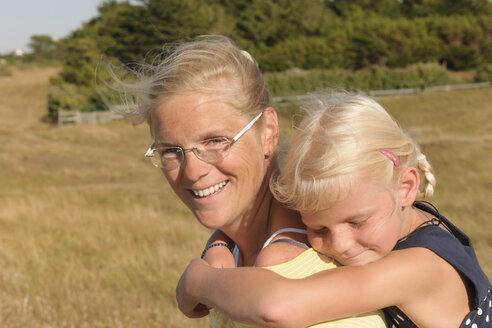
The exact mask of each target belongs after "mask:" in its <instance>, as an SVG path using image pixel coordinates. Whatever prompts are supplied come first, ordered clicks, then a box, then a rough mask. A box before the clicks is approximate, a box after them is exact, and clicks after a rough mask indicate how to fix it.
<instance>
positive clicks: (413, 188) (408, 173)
mask: <svg viewBox="0 0 492 328" xmlns="http://www.w3.org/2000/svg"><path fill="white" fill-rule="evenodd" d="M418 191H419V172H418V171H417V169H416V168H415V167H407V168H406V169H404V170H403V172H402V173H401V175H400V182H399V185H398V197H399V200H400V205H401V207H407V206H412V204H413V202H414V201H415V199H416V198H417V194H418Z"/></svg>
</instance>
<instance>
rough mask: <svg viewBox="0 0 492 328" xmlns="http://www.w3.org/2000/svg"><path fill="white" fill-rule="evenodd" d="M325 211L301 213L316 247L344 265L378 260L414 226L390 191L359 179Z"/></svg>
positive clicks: (357, 264) (310, 238)
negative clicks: (404, 215) (405, 218)
mask: <svg viewBox="0 0 492 328" xmlns="http://www.w3.org/2000/svg"><path fill="white" fill-rule="evenodd" d="M327 205H328V206H329V207H327V208H326V209H324V210H321V211H316V212H315V211H311V212H309V211H306V212H301V214H302V220H303V221H304V223H305V224H306V226H307V232H308V239H309V242H310V243H311V245H312V246H313V248H314V249H316V250H317V251H318V252H320V253H323V254H325V255H328V256H330V257H332V258H334V259H335V260H337V261H338V262H339V263H341V264H343V265H352V266H359V265H364V264H367V263H370V262H374V261H376V260H378V259H380V258H382V257H383V256H385V255H386V254H388V253H389V252H391V250H392V249H393V247H394V246H395V244H396V243H397V241H398V239H400V238H401V237H403V236H404V235H406V234H407V233H408V232H409V231H410V229H411V222H407V221H406V220H404V219H403V218H402V217H401V212H400V210H399V208H396V206H397V205H396V204H395V200H394V198H393V197H392V194H391V193H390V191H388V190H384V189H383V188H381V187H380V188H377V187H376V186H375V185H374V184H373V183H371V182H367V181H365V180H363V179H357V180H356V183H355V184H354V187H353V188H352V189H351V192H350V193H349V195H348V196H347V197H346V198H344V199H342V200H340V201H336V202H334V203H331V204H327Z"/></svg>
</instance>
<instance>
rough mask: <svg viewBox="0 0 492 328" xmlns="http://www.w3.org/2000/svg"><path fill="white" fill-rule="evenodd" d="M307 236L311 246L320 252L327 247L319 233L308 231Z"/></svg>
mask: <svg viewBox="0 0 492 328" xmlns="http://www.w3.org/2000/svg"><path fill="white" fill-rule="evenodd" d="M307 238H308V241H309V243H310V244H311V246H312V247H313V248H314V249H315V250H316V251H318V252H320V253H323V249H326V248H327V247H328V245H325V243H324V238H323V237H322V236H320V235H319V234H315V233H309V232H308V234H307Z"/></svg>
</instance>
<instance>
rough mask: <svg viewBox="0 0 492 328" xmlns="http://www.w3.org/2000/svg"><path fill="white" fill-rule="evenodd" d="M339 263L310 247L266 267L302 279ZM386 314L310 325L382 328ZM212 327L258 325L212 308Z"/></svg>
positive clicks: (287, 276) (291, 277) (285, 275)
mask: <svg viewBox="0 0 492 328" xmlns="http://www.w3.org/2000/svg"><path fill="white" fill-rule="evenodd" d="M336 267H337V264H336V263H335V262H334V261H333V260H332V259H331V258H329V257H327V256H325V255H323V254H320V253H318V252H316V251H315V250H313V249H312V248H309V249H308V250H306V251H304V252H303V253H301V254H300V255H299V256H297V257H296V258H294V259H292V260H290V261H288V262H285V263H282V264H279V265H275V266H270V267H265V269H268V270H271V271H273V272H276V273H278V274H280V275H282V276H284V277H286V278H290V279H300V278H304V277H307V276H310V275H312V274H315V273H317V272H320V271H323V270H328V269H333V268H336ZM383 318H384V315H383V313H382V312H381V311H374V312H368V313H363V314H359V315H354V316H351V317H347V318H343V319H339V320H334V321H327V322H322V323H318V324H315V325H312V326H309V327H316V328H321V327H330V328H348V327H351V328H355V327H358V328H380V327H386V324H385V321H384V319H383ZM210 327H211V328H252V327H258V326H255V325H248V324H243V323H239V322H235V321H233V320H231V319H229V318H227V317H226V316H224V315H222V314H221V313H220V312H218V311H216V310H214V309H211V310H210Z"/></svg>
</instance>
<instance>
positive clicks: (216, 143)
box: [203, 138, 226, 148]
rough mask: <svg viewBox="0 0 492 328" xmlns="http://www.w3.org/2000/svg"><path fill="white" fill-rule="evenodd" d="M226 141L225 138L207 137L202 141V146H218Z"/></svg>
mask: <svg viewBox="0 0 492 328" xmlns="http://www.w3.org/2000/svg"><path fill="white" fill-rule="evenodd" d="M225 143H226V139H224V138H212V139H207V140H205V141H204V142H203V145H204V147H206V148H220V147H222V146H223V145H224V144H225Z"/></svg>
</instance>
